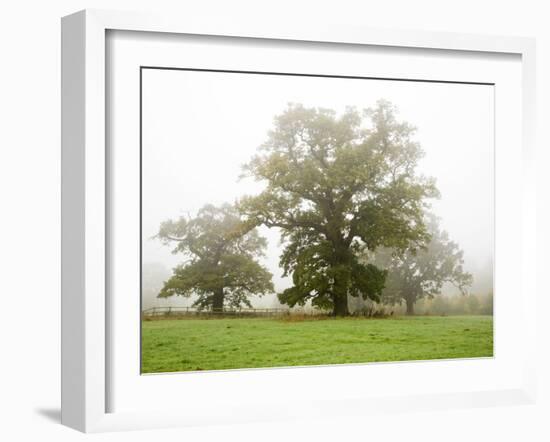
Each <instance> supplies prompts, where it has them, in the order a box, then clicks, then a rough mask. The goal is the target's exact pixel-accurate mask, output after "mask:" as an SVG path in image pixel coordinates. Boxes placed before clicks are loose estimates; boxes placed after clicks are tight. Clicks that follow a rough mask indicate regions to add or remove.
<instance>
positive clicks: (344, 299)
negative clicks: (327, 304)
mask: <svg viewBox="0 0 550 442" xmlns="http://www.w3.org/2000/svg"><path fill="white" fill-rule="evenodd" d="M333 302H334V308H333V310H332V314H333V315H334V316H349V309H348V296H347V293H346V296H334V297H333Z"/></svg>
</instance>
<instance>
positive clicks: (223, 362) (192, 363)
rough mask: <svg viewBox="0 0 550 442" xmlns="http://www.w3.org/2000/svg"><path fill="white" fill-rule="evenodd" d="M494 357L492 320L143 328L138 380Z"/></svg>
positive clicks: (186, 323)
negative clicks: (212, 372)
mask: <svg viewBox="0 0 550 442" xmlns="http://www.w3.org/2000/svg"><path fill="white" fill-rule="evenodd" d="M492 355H493V318H492V316H447V317H433V316H418V317H410V318H409V317H395V318H391V319H365V318H345V319H334V318H324V319H310V320H301V321H290V320H283V319H271V318H270V319H265V318H228V319H165V320H153V321H143V323H142V372H143V373H159V372H174V371H190V370H222V369H235V368H253V367H254V368H255V367H283V366H296V365H324V364H347V363H358V362H359V363H360V362H376V361H406V360H424V359H447V358H466V357H482V356H492Z"/></svg>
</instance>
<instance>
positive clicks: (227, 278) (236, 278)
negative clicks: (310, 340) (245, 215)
mask: <svg viewBox="0 0 550 442" xmlns="http://www.w3.org/2000/svg"><path fill="white" fill-rule="evenodd" d="M253 227H254V226H251V225H250V224H245V223H243V222H242V221H241V218H240V216H239V213H238V212H237V210H236V209H235V207H234V206H231V205H229V204H225V205H222V206H221V207H216V206H213V205H210V204H209V205H206V206H204V207H203V208H202V209H200V210H199V212H198V214H197V216H196V217H195V218H186V217H181V218H179V219H178V220H175V221H174V220H168V221H165V222H163V223H162V224H161V226H160V229H159V232H158V235H157V237H158V238H159V239H160V240H161V241H162V242H163V243H164V244H166V245H172V246H173V247H174V248H173V250H172V253H182V254H183V255H184V256H185V257H186V258H187V259H186V261H185V262H184V263H183V264H181V265H179V266H177V267H176V268H175V269H174V272H173V275H172V277H171V278H170V279H168V281H166V282H165V283H164V287H163V288H162V290H161V291H160V293H159V295H158V296H159V297H161V298H162V297H169V296H173V295H180V296H185V297H190V296H192V295H197V300H196V301H195V302H194V306H196V307H198V308H200V309H211V310H215V311H221V310H223V308H224V305H225V306H229V307H240V306H242V305H246V306H248V307H251V304H250V301H249V299H248V297H249V296H250V295H263V294H267V293H272V292H273V291H274V289H273V283H272V281H271V279H272V275H271V273H270V272H268V271H267V270H266V269H265V268H264V267H263V266H262V265H260V264H259V263H258V261H257V258H258V257H260V256H262V255H263V251H264V249H265V247H266V240H265V238H262V237H261V236H259V234H258V232H257V230H256V229H255V228H253Z"/></svg>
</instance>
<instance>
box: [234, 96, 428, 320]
mask: <svg viewBox="0 0 550 442" xmlns="http://www.w3.org/2000/svg"><path fill="white" fill-rule="evenodd" d="M413 132H414V128H413V127H411V126H410V125H409V124H407V123H404V122H400V121H398V120H397V119H396V110H395V108H394V107H393V106H392V105H391V104H390V103H389V102H387V101H383V100H382V101H379V102H378V103H377V105H376V107H375V108H373V109H368V110H366V111H363V112H359V111H357V110H355V109H352V108H349V109H347V110H346V112H344V113H343V114H342V115H341V116H337V114H336V113H335V112H334V111H332V110H328V109H320V108H305V107H303V106H302V105H289V107H288V108H287V110H286V111H285V112H284V113H282V114H281V115H279V116H277V117H276V118H275V122H274V129H273V130H272V131H271V132H270V133H269V135H268V139H267V141H266V142H265V144H264V145H263V146H261V147H260V149H259V153H258V154H257V155H256V156H255V157H254V158H253V159H252V160H251V161H250V163H249V164H247V165H246V166H245V175H247V174H248V175H249V176H252V177H254V178H256V179H257V180H259V181H263V182H265V183H266V188H265V190H264V191H263V192H262V193H260V194H259V195H257V196H250V197H245V198H243V199H242V200H241V202H240V206H239V207H240V210H241V212H242V213H243V214H244V215H245V216H246V217H247V218H248V219H249V220H250V221H251V222H253V223H255V224H258V225H259V224H263V225H266V226H268V227H278V228H280V229H281V230H282V239H283V242H284V244H285V248H284V251H283V254H282V256H281V258H280V263H281V266H282V268H283V270H284V275H285V276H287V275H291V276H292V282H293V286H292V287H290V288H288V289H286V290H285V291H283V292H282V293H280V294H279V295H278V297H279V300H280V301H281V302H282V303H284V304H287V305H289V306H294V305H296V304H298V305H304V304H305V303H306V302H307V301H308V300H311V303H312V305H314V306H318V307H321V308H327V309H331V310H332V313H333V314H334V315H338V316H345V315H348V314H349V309H348V295H351V296H353V297H358V296H361V297H363V298H364V299H367V298H370V299H374V300H376V299H378V298H379V296H380V294H381V291H382V287H383V285H384V278H385V271H383V270H380V269H379V268H377V267H376V266H375V265H373V264H372V263H363V262H361V261H360V260H359V259H358V257H359V256H360V255H361V253H362V251H364V250H365V249H368V250H371V251H372V250H375V249H376V248H378V247H380V246H386V247H393V248H397V249H402V250H404V249H406V248H408V247H411V246H413V245H415V244H421V243H423V242H425V241H426V239H427V238H428V235H427V233H426V230H425V226H424V223H423V218H422V214H423V211H424V207H425V204H426V203H425V201H426V198H429V197H435V196H436V195H437V190H436V188H435V185H434V182H433V180H432V179H428V178H425V177H422V176H419V175H418V174H416V173H415V168H416V165H417V161H418V160H419V158H421V156H422V155H423V153H422V150H421V149H420V146H419V145H418V144H417V143H416V142H414V141H413V140H412V139H411V136H412V134H413Z"/></svg>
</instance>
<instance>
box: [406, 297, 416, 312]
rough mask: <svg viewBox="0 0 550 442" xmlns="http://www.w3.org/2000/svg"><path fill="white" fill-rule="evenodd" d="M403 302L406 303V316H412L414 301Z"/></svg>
mask: <svg viewBox="0 0 550 442" xmlns="http://www.w3.org/2000/svg"><path fill="white" fill-rule="evenodd" d="M405 301H406V303H407V315H409V316H412V315H414V301H413V300H412V299H406V300H405Z"/></svg>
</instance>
